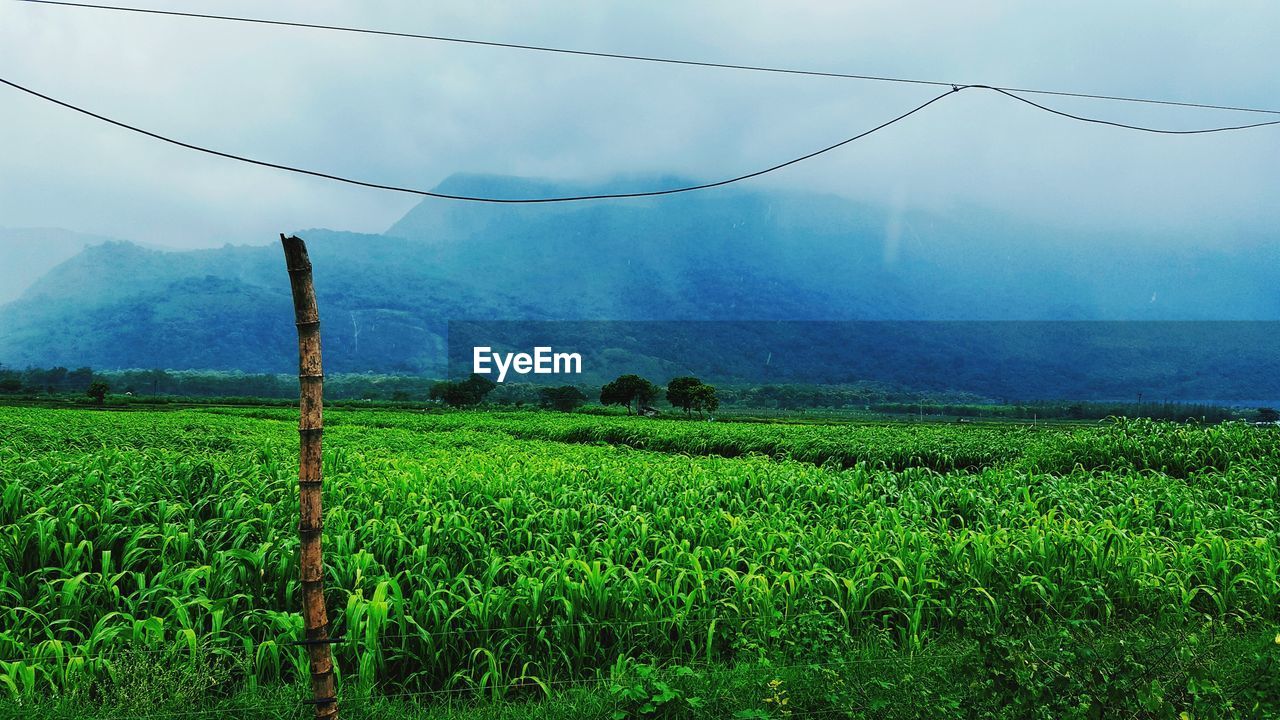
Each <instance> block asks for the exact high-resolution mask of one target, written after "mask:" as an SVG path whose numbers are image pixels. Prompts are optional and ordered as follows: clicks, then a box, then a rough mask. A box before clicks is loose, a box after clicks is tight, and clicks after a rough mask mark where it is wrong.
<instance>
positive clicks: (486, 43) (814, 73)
mask: <svg viewBox="0 0 1280 720" xmlns="http://www.w3.org/2000/svg"><path fill="white" fill-rule="evenodd" d="M19 2H26V3H32V4H37V5H59V6H64V7H75V8H90V9H94V10H112V11H116V12H130V13H139V14H145V15H167V16H171V17H183V18H195V19H200V20H222V21H228V22H241V23H250V24H255V25H275V26H279V27H290V28H303V29H309V30H331V31H336V32H349V33H358V34H362V35H380V36H384V37H397V38H407V39H413V40H430V41H433V42H446V43H456V44H461V45H478V46H483V47H495V48H506V49H510V50H529V51H534V52H545V53H555V54H559V55H577V56H581V57H594V58H609V59H613V60H634V61H639V62H649V63H660V64H664V65H689V66H693V67H704V68H717V69H725V70H747V71H751V72H766V73H777V74H783V75H806V76H810V77H825V78H841V79H846V80H871V81H875V82H890V83H908V84H912V85H932V86H936V87H956V86H960V87H965V86H967V85H968V84H966V83H953V82H944V81H941V80H920V79H913V78H899V77H887V76H880V75H859V74H855V73H840V72H826V71H821V70H803V69H796V68H778V67H766V66H761V65H742V64H737V63H722V62H708V61H701V60H682V59H678V58H665V57H657V56H651V55H628V54H623V53H611V52H597V51H591V50H574V49H569V48H559V47H550V46H545V45H525V44H521V43H507V42H496V41H492V40H475V39H471V38H459V37H449V36H445V35H425V34H419V33H410V32H399V31H394V30H377V29H373V28H358V27H347V26H341V25H322V24H318V23H304V22H291V21H286V20H267V19H263V18H250V17H240V16H235V15H213V14H208V13H192V12H179V11H176V10H155V9H151V8H136V7H123V6H119V5H99V4H94V3H78V2H66V1H65V0H19ZM983 87H991V89H995V90H1002V91H1007V92H1013V93H1023V94H1036V95H1056V96H1059V97H1075V98H1089V99H1093V100H1111V101H1116V102H1131V103H1146V104H1152V105H1172V106H1176V107H1192V108H1203V109H1208V110H1231V111H1235V112H1251V113H1267V114H1271V115H1280V110H1268V109H1263V108H1250V107H1239V106H1233V105H1213V104H1208V103H1196V102H1181V101H1176V100H1157V99H1152V98H1138V97H1125V96H1120V95H1096V94H1091V93H1080V92H1067V91H1061V90H1038V89H1033V88H1013V87H994V86H983Z"/></svg>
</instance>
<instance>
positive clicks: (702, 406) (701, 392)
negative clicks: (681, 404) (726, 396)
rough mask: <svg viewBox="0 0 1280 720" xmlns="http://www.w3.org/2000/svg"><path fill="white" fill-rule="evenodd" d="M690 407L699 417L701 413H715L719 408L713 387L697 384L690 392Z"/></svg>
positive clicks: (718, 399) (718, 401)
mask: <svg viewBox="0 0 1280 720" xmlns="http://www.w3.org/2000/svg"><path fill="white" fill-rule="evenodd" d="M691 395H692V402H691V405H692V407H693V409H694V410H697V411H698V414H699V415H701V414H702V413H703V412H715V411H716V410H718V409H719V408H720V398H718V397H716V388H715V386H714V385H706V384H704V383H698V385H697V386H696V387H694V388H693V390H692V391H691Z"/></svg>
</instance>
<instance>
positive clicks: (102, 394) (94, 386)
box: [85, 380, 111, 405]
mask: <svg viewBox="0 0 1280 720" xmlns="http://www.w3.org/2000/svg"><path fill="white" fill-rule="evenodd" d="M110 390H111V386H110V385H108V384H106V383H104V382H102V381H101V380H95V381H93V383H91V384H90V385H89V389H88V390H86V391H85V394H86V395H88V396H89V397H91V398H93V401H94V402H95V403H97V404H99V405H101V404H102V403H103V401H104V400H106V399H107V392H109V391H110Z"/></svg>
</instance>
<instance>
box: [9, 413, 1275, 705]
mask: <svg viewBox="0 0 1280 720" xmlns="http://www.w3.org/2000/svg"><path fill="white" fill-rule="evenodd" d="M332 420H334V421H335V422H331V423H330V430H329V431H328V434H327V436H326V439H327V441H328V444H327V446H328V448H329V449H328V450H327V451H326V454H325V458H324V462H325V473H326V478H327V481H326V486H325V493H326V497H325V502H326V517H325V535H324V542H325V552H326V560H327V562H328V572H329V577H328V578H327V580H326V583H327V587H328V588H329V605H330V608H331V611H332V612H331V614H332V616H333V617H334V618H335V628H334V631H333V634H334V635H339V636H342V637H343V638H344V640H343V641H342V642H341V643H339V644H337V645H336V646H335V653H336V656H337V659H338V662H339V665H340V667H341V668H342V670H343V672H344V673H345V676H346V677H345V679H344V681H345V682H347V683H353V682H354V683H355V684H356V685H364V686H367V687H373V686H378V687H382V688H397V689H406V690H413V689H421V688H433V689H442V688H443V689H459V690H467V691H468V692H472V691H474V692H480V693H483V694H488V695H501V694H504V693H508V692H519V690H520V689H521V688H530V689H533V690H535V691H536V690H537V688H539V687H542V688H546V687H550V686H551V685H553V684H556V683H560V682H565V681H570V680H576V679H582V678H589V677H595V676H596V675H597V674H598V673H600V672H601V671H602V669H604V668H608V667H610V666H611V665H614V664H615V663H617V662H620V661H628V660H632V659H636V660H644V661H648V662H656V663H665V662H678V663H685V664H689V663H702V662H714V663H729V664H732V663H734V662H737V661H755V660H759V659H760V658H762V657H763V658H774V659H776V658H786V657H799V658H812V657H814V656H815V655H821V654H822V653H835V652H838V651H839V650H840V649H841V648H851V647H867V646H878V647H885V648H892V649H896V650H899V651H903V652H913V653H923V652H928V651H929V648H930V647H931V645H932V644H934V643H935V642H938V641H941V640H944V639H947V640H950V639H955V638H961V639H963V638H965V637H971V636H977V635H978V634H981V633H983V632H990V631H992V630H994V629H1002V628H1004V629H1007V628H1013V627H1018V626H1024V625H1031V626H1041V627H1044V626H1048V627H1052V626H1057V625H1060V624H1064V623H1070V622H1072V621H1075V620H1085V619H1087V620H1090V621H1104V622H1108V623H1121V624H1123V623H1131V624H1132V623H1138V624H1146V625H1149V626H1157V627H1158V626H1161V625H1162V624H1165V623H1173V622H1179V621H1181V620H1184V619H1185V618H1186V617H1188V616H1189V615H1196V616H1210V617H1215V618H1222V619H1229V620H1234V621H1238V622H1243V623H1255V622H1258V621H1262V620H1274V619H1276V618H1277V615H1278V613H1277V606H1278V604H1280V513H1278V512H1277V501H1278V499H1280V498H1278V495H1277V486H1276V484H1275V477H1276V473H1277V453H1276V452H1275V450H1276V435H1275V434H1274V433H1272V432H1271V431H1267V430H1259V429H1256V428H1251V427H1247V426H1243V425H1231V426H1218V427H1213V428H1201V427H1186V426H1172V425H1164V424H1159V423H1123V424H1116V425H1108V426H1104V427H1099V428H1087V429H1072V430H1069V431H1068V430H1054V431H1049V432H1041V433H1039V434H1037V433H1035V432H1027V431H1022V430H1018V429H1003V430H1001V429H981V430H979V429H975V428H971V427H962V426H961V427H937V426H935V427H931V428H922V427H907V426H903V427H893V426H880V427H876V428H872V429H870V430H865V429H859V428H817V429H816V430H813V431H811V430H810V428H808V427H801V428H781V429H778V428H775V427H773V426H761V425H733V424H725V425H723V426H718V427H715V428H708V427H704V426H697V425H693V424H691V423H647V424H646V423H644V422H643V421H635V422H632V421H628V420H627V419H625V418H624V419H620V420H614V419H607V418H606V419H601V418H585V419H579V418H562V417H559V416H553V415H543V416H539V415H521V416H514V417H487V416H484V415H480V414H459V415H444V416H421V415H408V414H395V413H358V412H353V413H344V414H337V415H336V417H334V418H333V419H332ZM592 424H595V425H594V426H593V425H592ZM593 427H594V429H593ZM295 432H296V431H294V430H293V428H292V427H290V426H289V425H288V424H287V423H284V422H277V421H274V420H273V419H272V416H271V415H270V414H268V415H267V416H266V417H256V418H251V417H243V416H239V415H235V414H231V415H223V414H211V413H200V412H180V413H153V414H143V413H135V414H112V415H106V414H102V413H93V412H85V411H52V410H23V409H9V408H0V558H2V559H3V569H2V570H0V693H8V694H10V695H14V696H22V695H24V694H32V693H45V692H50V691H53V690H58V689H68V688H74V687H78V686H82V685H84V684H86V683H90V682H93V681H94V679H95V678H99V677H101V676H103V675H104V674H109V673H111V672H112V671H113V667H116V665H115V664H113V663H116V662H117V661H116V658H117V657H119V656H120V655H121V654H123V653H124V652H125V651H126V650H127V651H128V652H131V653H137V652H144V653H145V652H153V653H156V654H157V655H159V656H163V657H166V658H170V659H172V661H173V662H177V663H182V662H189V663H194V662H197V660H198V661H199V662H201V663H206V664H208V663H212V664H213V665H215V666H217V668H218V672H219V673H222V675H220V676H225V677H226V678H227V679H228V682H230V681H232V680H234V681H236V682H240V683H249V684H251V685H252V684H258V683H275V682H280V681H288V680H291V679H294V678H297V677H300V676H302V675H303V674H304V673H305V671H306V665H305V659H304V658H303V656H302V655H301V653H300V652H299V651H298V649H297V648H296V647H292V646H290V645H288V643H289V642H290V641H292V640H296V639H298V638H299V637H300V620H299V618H298V616H297V608H298V604H299V598H298V595H297V593H298V589H297V587H298V585H297V569H296V565H297V563H296V554H297V549H298V545H297V536H296V524H297V497H296V486H295V479H294V477H295V474H296V464H295V463H296V455H295V452H296V449H295V446H294V444H293V443H296V434H295ZM584 433H585V435H584ZM753 434H756V435H754V436H753ZM548 440H569V441H572V442H569V443H557V442H548ZM585 440H598V441H602V442H605V443H616V444H617V445H620V446H615V445H613V444H598V445H593V444H583V441H585ZM636 447H645V448H650V450H652V449H662V450H664V452H652V451H649V450H637V449H635V448H636ZM755 453H763V454H755ZM828 454H830V455H831V456H830V457H827V455H828ZM726 456H729V457H726ZM832 457H834V458H838V459H837V460H834V461H832V460H831V458H832ZM787 458H799V459H803V460H804V462H797V461H794V460H790V459H787ZM815 463H817V464H815ZM963 468H967V469H963ZM210 674H213V675H217V674H218V673H212V672H211V673H210Z"/></svg>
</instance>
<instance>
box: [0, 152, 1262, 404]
mask: <svg viewBox="0 0 1280 720" xmlns="http://www.w3.org/2000/svg"><path fill="white" fill-rule="evenodd" d="M677 182H684V181H683V180H681V179H678V178H619V179H615V180H611V181H608V182H606V183H603V184H602V185H592V186H590V188H587V187H586V186H583V185H575V184H570V183H558V182H552V181H545V180H537V179H517V178H503V177H493V176H479V175H462V176H456V177H453V178H450V179H448V180H447V181H445V182H444V183H443V184H442V185H441V186H440V187H439V188H438V189H439V190H440V191H441V192H446V193H454V194H483V195H493V196H503V195H504V194H505V195H506V196H554V195H566V194H574V193H578V192H581V191H583V190H587V189H589V190H591V191H594V192H600V191H604V192H611V191H619V190H634V189H646V188H651V187H655V186H665V185H669V184H672V183H677ZM298 234H299V235H301V236H302V237H304V238H305V239H306V240H307V244H308V247H309V248H310V251H311V256H312V260H313V264H314V266H315V281H316V288H317V295H318V298H319V302H320V307H321V314H322V317H323V319H324V322H325V325H324V344H325V361H326V367H327V368H328V369H329V370H331V371H335V372H357V371H366V370H369V371H381V372H407V373H424V374H434V375H441V374H443V373H444V372H445V368H446V366H445V362H446V358H445V354H446V353H445V344H446V337H447V329H448V324H449V322H451V321H462V320H472V321H484V320H537V321H555V320H628V321H639V320H668V321H673V320H700V321H742V320H760V321H782V320H809V321H831V320H918V319H928V320H960V319H986V320H1009V319H1026V320H1086V319H1088V320H1117V319H1126V320H1164V319H1189V320H1197V319H1242V320H1264V319H1275V318H1278V317H1280V295H1278V294H1277V293H1275V292H1274V291H1273V288H1274V287H1275V286H1276V279H1277V269H1276V268H1278V267H1280V264H1277V260H1280V257H1278V254H1280V253H1277V251H1276V250H1275V249H1274V246H1275V245H1276V244H1275V243H1270V244H1267V243H1263V242H1261V241H1260V242H1258V243H1256V244H1255V245H1254V246H1247V245H1243V244H1241V243H1236V244H1234V245H1233V247H1235V248H1237V249H1236V250H1234V251H1232V252H1230V253H1228V252H1226V251H1222V250H1219V251H1212V252H1211V251H1204V250H1200V251H1192V250H1186V249H1181V250H1178V249H1174V248H1188V247H1193V246H1194V244H1193V243H1187V242H1178V243H1169V244H1167V246H1165V245H1162V244H1161V242H1160V240H1161V239H1160V238H1149V237H1148V238H1132V237H1113V236H1109V235H1106V234H1099V233H1085V232H1081V231H1073V230H1069V229H1066V228H1056V227H1040V226H1036V225H1035V224H1032V223H1028V222H1024V221H1021V220H1018V219H1016V218H1011V217H1007V216H1002V215H998V214H994V213H991V212H988V211H982V210H979V209H972V208H970V209H964V210H961V211H954V212H948V213H946V214H945V215H942V214H929V213H925V212H919V211H909V212H896V211H894V210H892V209H890V208H885V207H882V206H877V205H873V204H869V203H861V202H857V201H853V200H849V199H846V198H840V197H835V196H829V195H812V194H801V193H783V192H773V191H762V190H760V191H758V190H739V189H734V188H722V189H716V190H711V191H706V192H700V193H690V194H686V195H676V196H668V197H658V198H644V199H638V200H611V201H593V202H583V203H559V204H528V205H493V204H479V203H463V202H453V201H445V200H437V199H430V198H429V199H426V200H424V201H423V202H422V203H421V204H419V205H418V206H417V207H415V208H414V209H412V210H411V211H410V212H409V213H407V214H406V215H405V216H404V217H403V218H401V219H400V220H399V221H398V222H396V223H395V224H394V225H392V226H391V227H390V228H389V229H388V230H387V232H386V233H384V234H382V235H360V234H354V233H345V232H337V231H331V230H322V229H315V230H307V231H302V232H299V233H298ZM8 244H9V245H12V243H8ZM4 246H5V244H4V243H0V247H4ZM10 251H12V248H10ZM291 318H292V314H291V310H290V304H289V298H288V282H287V277H286V275H285V272H284V268H283V260H282V257H281V253H280V250H279V248H278V247H277V246H274V245H273V246H236V245H227V246H224V247H222V248H217V249H209V250H194V251H186V252H166V251H158V250H152V249H146V248H142V247H139V246H137V245H135V244H131V243H127V242H107V243H103V244H98V245H93V246H90V247H86V248H84V249H83V250H82V251H80V252H79V253H78V254H76V255H75V256H74V257H71V258H70V259H67V260H65V261H64V262H62V263H61V264H58V265H57V266H56V267H53V268H52V269H50V270H49V271H48V272H47V273H46V274H44V275H43V276H42V277H40V278H39V279H38V280H37V281H36V282H34V283H32V284H31V285H30V287H28V288H26V290H25V291H24V292H23V293H22V295H21V296H20V297H19V298H18V299H16V300H14V301H13V302H10V303H8V304H6V305H3V306H0V362H3V363H5V364H7V365H10V366H25V365H29V364H30V365H52V364H62V365H91V366H93V367H97V368H129V367H165V368H171V369H183V368H193V369H194V368H198V369H236V370H243V371H246V372H265V371H272V372H275V371H286V372H287V371H288V370H289V369H290V367H291V365H292V364H293V363H294V362H295V359H294V345H293V343H294V340H293V328H292V324H291V323H292V321H291ZM712 334H713V335H715V333H712ZM717 337H718V338H719V339H718V340H717V342H720V343H724V342H731V339H730V338H729V337H728V335H727V334H726V333H720V334H719V335H717ZM821 340H822V337H821V334H819V335H818V336H814V337H808V336H803V335H800V336H791V339H790V342H793V343H798V342H810V341H812V342H820V341H821ZM895 342H910V341H907V340H896V341H895ZM601 343H604V344H606V345H607V346H609V347H614V346H615V345H616V346H618V347H629V348H630V349H629V350H626V351H624V354H625V353H633V354H634V353H636V352H640V350H638V349H637V347H636V346H635V344H628V343H622V342H616V343H615V342H613V341H612V340H611V339H609V338H602V339H601ZM641 345H643V343H641ZM923 351H927V348H922V352H923ZM726 367H735V368H743V367H746V366H745V365H743V364H735V363H729V364H727V365H726ZM819 369H821V368H819ZM735 372H736V373H737V374H739V375H740V374H741V373H742V372H745V371H742V370H737V371H735ZM748 379H749V378H748ZM958 389H963V388H958Z"/></svg>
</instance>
